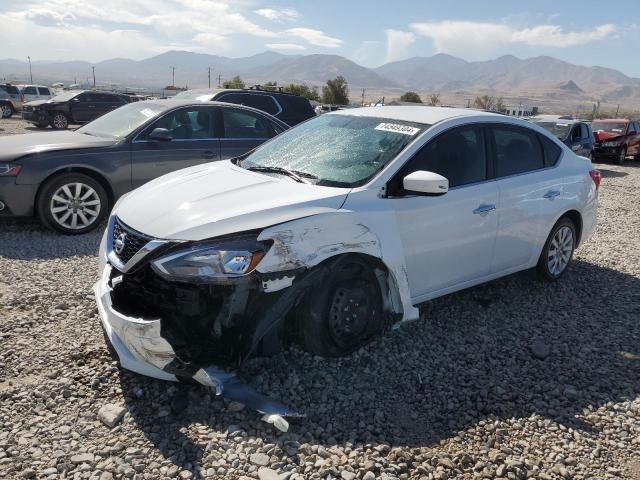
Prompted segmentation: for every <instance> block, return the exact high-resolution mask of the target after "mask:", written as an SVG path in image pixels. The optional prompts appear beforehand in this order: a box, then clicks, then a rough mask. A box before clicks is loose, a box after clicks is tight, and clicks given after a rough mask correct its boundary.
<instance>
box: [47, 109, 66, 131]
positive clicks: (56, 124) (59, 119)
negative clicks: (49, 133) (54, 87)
mask: <svg viewBox="0 0 640 480" xmlns="http://www.w3.org/2000/svg"><path fill="white" fill-rule="evenodd" d="M51 127H52V128H55V129H56V130H64V129H65V128H67V127H69V119H68V118H67V116H66V115H65V114H64V113H62V112H54V113H53V115H52V116H51Z"/></svg>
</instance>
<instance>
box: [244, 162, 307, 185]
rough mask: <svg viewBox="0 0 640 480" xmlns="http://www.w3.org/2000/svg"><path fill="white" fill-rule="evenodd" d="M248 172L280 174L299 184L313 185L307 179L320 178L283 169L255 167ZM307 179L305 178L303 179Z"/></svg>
mask: <svg viewBox="0 0 640 480" xmlns="http://www.w3.org/2000/svg"><path fill="white" fill-rule="evenodd" d="M247 170H251V171H252V172H265V173H280V174H282V175H286V176H287V177H289V178H293V179H294V180H295V181H296V182H299V183H311V182H309V181H308V180H305V178H312V179H314V178H318V177H316V176H315V175H313V174H311V173H307V172H298V171H296V170H288V169H286V168H282V167H266V166H259V165H256V166H253V167H249V168H247ZM302 177H305V178H302Z"/></svg>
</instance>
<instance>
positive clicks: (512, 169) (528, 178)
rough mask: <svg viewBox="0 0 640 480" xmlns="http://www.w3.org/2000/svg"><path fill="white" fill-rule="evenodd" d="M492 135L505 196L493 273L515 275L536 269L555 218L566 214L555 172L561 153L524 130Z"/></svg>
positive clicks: (499, 128)
mask: <svg viewBox="0 0 640 480" xmlns="http://www.w3.org/2000/svg"><path fill="white" fill-rule="evenodd" d="M490 132H491V144H492V151H493V156H494V162H495V174H496V181H497V185H498V190H499V193H500V200H499V206H498V222H499V227H498V235H497V238H496V247H495V250H494V256H493V261H492V265H491V271H492V273H497V272H506V271H516V270H520V269H523V268H527V267H529V266H533V265H535V263H536V262H537V256H538V255H539V253H540V251H541V248H542V244H543V243H544V241H545V240H546V238H547V235H548V234H549V229H550V228H551V225H552V223H553V219H554V218H557V216H558V215H559V214H560V213H561V211H564V210H563V209H564V208H565V204H566V199H565V198H564V192H563V187H562V178H561V177H560V175H559V173H558V169H557V168H555V162H557V159H558V157H559V155H560V152H561V151H562V150H561V149H560V147H559V146H557V145H556V144H555V143H553V142H552V141H551V140H549V139H548V138H546V137H544V136H542V135H539V134H537V133H536V132H534V131H533V130H531V129H528V128H525V127H520V126H512V125H502V124H494V125H492V126H491V127H490ZM545 152H548V153H546V154H545Z"/></svg>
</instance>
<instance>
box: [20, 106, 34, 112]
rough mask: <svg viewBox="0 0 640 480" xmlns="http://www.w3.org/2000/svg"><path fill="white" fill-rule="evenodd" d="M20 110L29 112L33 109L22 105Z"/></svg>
mask: <svg viewBox="0 0 640 480" xmlns="http://www.w3.org/2000/svg"><path fill="white" fill-rule="evenodd" d="M22 110H23V111H25V112H31V111H33V107H31V106H29V105H24V106H23V107H22Z"/></svg>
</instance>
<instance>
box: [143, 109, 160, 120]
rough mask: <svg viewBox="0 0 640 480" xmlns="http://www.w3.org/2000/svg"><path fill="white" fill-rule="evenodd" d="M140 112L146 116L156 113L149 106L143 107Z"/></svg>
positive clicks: (149, 116)
mask: <svg viewBox="0 0 640 480" xmlns="http://www.w3.org/2000/svg"><path fill="white" fill-rule="evenodd" d="M140 113H141V114H143V115H144V116H145V117H147V118H151V117H155V116H156V115H157V113H156V112H154V111H153V110H151V109H150V108H145V109H144V110H140Z"/></svg>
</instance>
